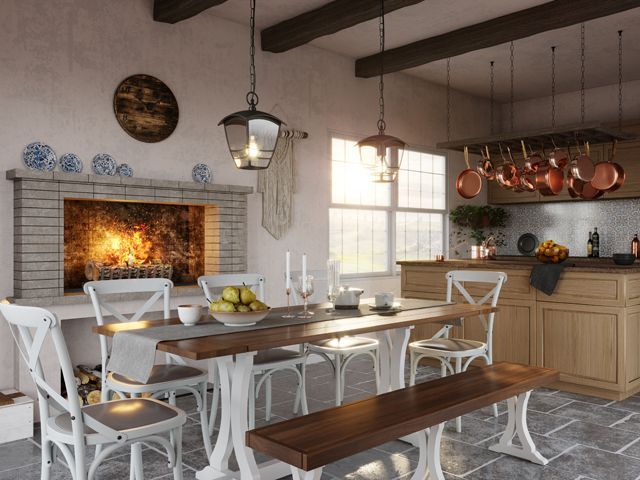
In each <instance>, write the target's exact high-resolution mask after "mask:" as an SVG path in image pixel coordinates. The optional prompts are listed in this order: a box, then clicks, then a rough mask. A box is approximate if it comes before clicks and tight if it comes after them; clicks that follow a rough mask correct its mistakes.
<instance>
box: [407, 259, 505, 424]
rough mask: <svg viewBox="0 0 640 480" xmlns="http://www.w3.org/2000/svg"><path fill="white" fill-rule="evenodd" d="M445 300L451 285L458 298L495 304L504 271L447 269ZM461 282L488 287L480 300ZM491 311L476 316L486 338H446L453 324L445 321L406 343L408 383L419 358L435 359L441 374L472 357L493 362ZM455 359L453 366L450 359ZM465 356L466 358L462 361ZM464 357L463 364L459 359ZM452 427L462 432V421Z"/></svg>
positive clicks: (463, 367) (412, 381)
mask: <svg viewBox="0 0 640 480" xmlns="http://www.w3.org/2000/svg"><path fill="white" fill-rule="evenodd" d="M445 277H446V279H447V302H451V299H452V296H453V287H455V288H456V289H457V291H458V292H459V293H460V294H461V295H462V297H463V298H464V299H465V300H466V301H467V302H468V303H470V304H472V305H483V304H485V303H487V302H490V303H491V306H492V307H495V306H496V305H497V304H498V298H499V296H500V290H501V289H502V285H503V284H504V283H506V281H507V274H506V273H504V272H492V271H482V270H454V271H451V272H447V274H446V275H445ZM464 282H471V283H481V284H488V285H490V286H491V289H490V290H489V292H488V293H486V294H485V295H484V296H483V297H482V298H480V300H475V299H474V298H473V297H472V296H471V294H470V293H469V292H468V291H467V289H466V288H465V285H463V283H464ZM494 318H495V313H490V314H489V315H487V316H485V315H480V321H481V322H482V326H483V327H484V331H485V334H486V341H485V342H479V341H476V340H466V339H462V338H449V330H451V329H452V328H453V325H450V324H447V325H445V326H444V327H442V328H441V329H440V330H439V331H438V332H437V333H436V334H435V335H434V336H433V337H431V338H430V339H428V340H418V341H415V342H411V343H410V344H409V355H410V368H411V373H410V377H409V385H415V383H416V372H417V370H418V364H419V363H420V360H422V359H423V358H435V359H437V360H438V361H439V362H440V365H441V375H442V376H443V377H444V376H446V375H447V373H451V374H454V373H460V372H464V371H465V370H467V368H468V367H469V365H470V364H471V362H473V361H474V360H475V359H476V358H482V359H483V360H484V361H485V362H486V364H487V365H491V364H492V363H493V321H494ZM454 359H455V367H454V366H453V365H452V364H451V361H452V360H454ZM465 359H466V360H465ZM463 360H465V362H464V364H463V363H462V361H463ZM493 409H494V415H495V416H497V415H498V409H497V406H496V405H494V406H493ZM456 430H457V431H458V432H460V431H462V420H461V418H460V417H458V418H456Z"/></svg>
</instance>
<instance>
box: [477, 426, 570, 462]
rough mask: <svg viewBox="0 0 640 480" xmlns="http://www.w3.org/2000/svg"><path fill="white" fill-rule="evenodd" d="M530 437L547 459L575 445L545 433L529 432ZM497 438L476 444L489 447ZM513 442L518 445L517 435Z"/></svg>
mask: <svg viewBox="0 0 640 480" xmlns="http://www.w3.org/2000/svg"><path fill="white" fill-rule="evenodd" d="M531 438H532V439H533V443H534V444H535V446H536V448H537V449H538V451H539V452H540V454H541V455H542V456H543V457H545V458H546V459H548V460H550V459H552V458H555V457H557V456H558V455H560V454H561V453H564V452H566V451H567V450H569V449H570V448H571V447H573V446H575V445H576V443H574V442H569V441H566V440H563V439H560V438H550V437H547V436H545V435H538V434H537V433H531ZM499 440H500V437H499V436H498V437H495V438H491V439H489V440H485V441H484V442H482V443H480V444H478V446H480V447H483V448H489V447H491V446H492V445H495V444H497V443H498V441H499ZM513 443H514V444H515V445H520V442H519V441H518V438H517V437H516V438H514V439H513Z"/></svg>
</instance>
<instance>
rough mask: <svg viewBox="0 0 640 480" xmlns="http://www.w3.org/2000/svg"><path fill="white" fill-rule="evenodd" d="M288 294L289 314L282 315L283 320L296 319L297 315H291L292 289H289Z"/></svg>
mask: <svg viewBox="0 0 640 480" xmlns="http://www.w3.org/2000/svg"><path fill="white" fill-rule="evenodd" d="M286 292H287V313H285V314H284V315H282V318H294V317H295V315H294V314H293V313H291V288H287V289H286Z"/></svg>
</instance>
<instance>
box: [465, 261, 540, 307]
mask: <svg viewBox="0 0 640 480" xmlns="http://www.w3.org/2000/svg"><path fill="white" fill-rule="evenodd" d="M487 270H492V271H496V272H500V271H502V270H501V269H500V268H498V267H491V268H488V269H487ZM504 272H505V273H506V274H507V282H506V283H505V284H504V285H502V289H501V290H500V298H510V299H518V300H534V299H535V291H534V289H533V287H532V286H531V285H530V284H529V276H530V275H531V271H530V269H523V270H512V269H508V270H507V269H505V270H504ZM487 286H488V285H487V284H484V285H483V284H481V283H478V284H474V283H472V282H465V283H464V287H465V288H466V289H467V290H468V291H469V293H470V294H471V295H472V296H474V297H475V298H476V299H480V298H482V297H483V296H484V295H486V294H487V293H488V292H489V289H488V288H487Z"/></svg>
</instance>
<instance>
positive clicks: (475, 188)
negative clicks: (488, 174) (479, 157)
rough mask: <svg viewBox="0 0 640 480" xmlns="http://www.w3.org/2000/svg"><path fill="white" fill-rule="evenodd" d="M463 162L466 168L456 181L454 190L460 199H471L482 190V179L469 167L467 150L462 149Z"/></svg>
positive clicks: (465, 148)
mask: <svg viewBox="0 0 640 480" xmlns="http://www.w3.org/2000/svg"><path fill="white" fill-rule="evenodd" d="M464 161H465V163H466V164H467V168H466V169H464V170H463V171H462V172H460V174H459V175H458V178H457V179H456V190H457V191H458V194H459V195H460V196H461V197H462V198H466V199H469V198H473V197H475V196H476V195H478V194H479V193H480V190H482V177H481V176H480V174H479V173H478V172H476V171H475V170H473V169H472V168H471V167H470V166H469V149H468V148H467V147H466V146H465V147H464Z"/></svg>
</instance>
